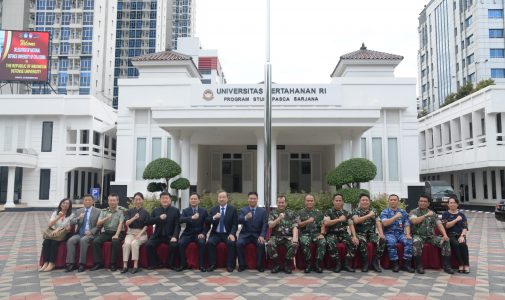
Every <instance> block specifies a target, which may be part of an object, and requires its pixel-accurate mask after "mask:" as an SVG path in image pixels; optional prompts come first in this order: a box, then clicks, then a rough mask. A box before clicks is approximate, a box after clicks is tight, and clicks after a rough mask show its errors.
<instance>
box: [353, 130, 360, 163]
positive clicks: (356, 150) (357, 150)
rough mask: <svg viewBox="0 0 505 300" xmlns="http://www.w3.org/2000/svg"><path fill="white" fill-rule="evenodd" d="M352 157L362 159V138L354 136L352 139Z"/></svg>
mask: <svg viewBox="0 0 505 300" xmlns="http://www.w3.org/2000/svg"><path fill="white" fill-rule="evenodd" d="M352 157H353V158H356V157H361V136H360V135H358V136H354V137H353V138H352Z"/></svg>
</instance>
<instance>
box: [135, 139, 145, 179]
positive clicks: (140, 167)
mask: <svg viewBox="0 0 505 300" xmlns="http://www.w3.org/2000/svg"><path fill="white" fill-rule="evenodd" d="M145 167H146V138H137V164H136V175H137V176H136V178H137V180H142V175H143V173H144V169H145Z"/></svg>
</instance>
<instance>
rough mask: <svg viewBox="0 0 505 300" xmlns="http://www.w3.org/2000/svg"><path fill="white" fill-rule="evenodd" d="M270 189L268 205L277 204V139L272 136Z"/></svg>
mask: <svg viewBox="0 0 505 300" xmlns="http://www.w3.org/2000/svg"><path fill="white" fill-rule="evenodd" d="M271 164H272V175H271V180H272V189H271V198H270V199H271V202H270V206H272V207H275V206H277V141H276V140H275V139H274V138H272V160H271Z"/></svg>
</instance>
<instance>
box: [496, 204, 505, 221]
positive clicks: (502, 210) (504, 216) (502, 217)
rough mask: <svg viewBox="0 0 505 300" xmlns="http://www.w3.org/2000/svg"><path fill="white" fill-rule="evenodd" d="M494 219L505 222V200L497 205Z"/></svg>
mask: <svg viewBox="0 0 505 300" xmlns="http://www.w3.org/2000/svg"><path fill="white" fill-rule="evenodd" d="M494 217H495V218H496V220H498V221H500V222H505V200H500V201H498V203H496V208H495V210H494Z"/></svg>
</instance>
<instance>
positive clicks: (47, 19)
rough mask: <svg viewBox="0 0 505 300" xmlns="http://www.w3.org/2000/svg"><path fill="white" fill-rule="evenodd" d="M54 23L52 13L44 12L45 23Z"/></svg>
mask: <svg viewBox="0 0 505 300" xmlns="http://www.w3.org/2000/svg"><path fill="white" fill-rule="evenodd" d="M53 24H54V13H52V12H48V13H46V25H53Z"/></svg>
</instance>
